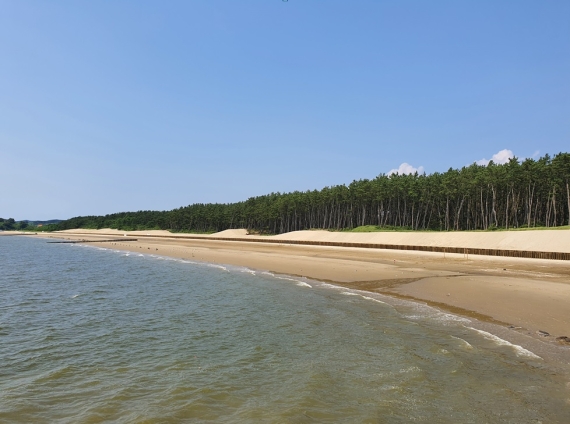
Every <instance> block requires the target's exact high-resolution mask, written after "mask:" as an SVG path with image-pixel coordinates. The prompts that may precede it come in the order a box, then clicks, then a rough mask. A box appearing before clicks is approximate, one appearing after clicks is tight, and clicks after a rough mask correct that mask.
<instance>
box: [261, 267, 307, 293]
mask: <svg viewBox="0 0 570 424" xmlns="http://www.w3.org/2000/svg"><path fill="white" fill-rule="evenodd" d="M262 274H263V275H269V276H270V277H272V278H275V279H277V280H285V281H293V282H294V283H296V284H297V285H298V286H299V287H308V288H310V289H312V288H313V286H311V285H310V284H308V283H305V282H304V281H301V280H296V279H295V278H288V277H280V276H278V275H275V274H273V273H272V272H267V271H264V272H262Z"/></svg>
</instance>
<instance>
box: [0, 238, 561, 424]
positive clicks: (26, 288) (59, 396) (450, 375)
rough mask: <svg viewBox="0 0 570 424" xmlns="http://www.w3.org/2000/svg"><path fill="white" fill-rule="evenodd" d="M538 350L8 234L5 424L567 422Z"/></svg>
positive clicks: (449, 321) (343, 299) (0, 257)
mask: <svg viewBox="0 0 570 424" xmlns="http://www.w3.org/2000/svg"><path fill="white" fill-rule="evenodd" d="M476 328H477V329H476ZM538 353H540V352H538ZM536 354H537V352H536V350H535V351H534V352H531V351H530V350H525V349H522V348H520V347H518V346H517V345H516V344H510V343H508V342H505V341H503V340H502V339H500V338H497V337H495V336H493V335H492V334H491V333H490V332H485V331H482V330H481V329H480V327H477V326H476V325H475V324H474V323H473V322H469V321H468V320H465V319H461V318H458V317H454V316H452V315H448V314H444V313H440V312H437V311H435V310H433V309H431V308H428V307H426V306H422V305H414V304H411V303H405V302H402V301H388V300H387V299H386V298H383V297H380V296H375V295H367V294H365V293H360V292H355V291H349V290H346V289H342V288H338V287H334V286H330V285H328V284H324V283H319V282H315V281H309V280H302V279H297V278H293V277H285V276H275V275H272V274H270V273H266V272H261V271H251V270H248V269H242V268H232V267H222V266H218V265H211V264H200V263H193V262H189V261H183V260H174V259H168V258H164V257H159V256H152V255H141V254H137V253H126V252H121V251H116V250H112V249H101V248H97V247H96V245H92V246H80V245H73V244H47V243H46V241H45V240H41V239H34V238H27V237H0V422H2V423H11V422H14V423H32V422H33V423H36V422H38V423H43V422H45V423H100V422H109V423H111V422H112V423H169V422H216V423H218V422H220V423H224V422H227V423H235V422H245V423H250V422H252V423H253V422H255V423H257V422H267V423H319V422H343V423H364V422H366V423H408V422H421V423H517V424H518V423H537V422H543V423H548V422H560V423H568V422H570V400H569V398H570V385H569V384H568V378H567V377H565V376H564V375H563V374H561V373H560V371H559V370H554V369H553V368H552V367H551V366H550V365H548V364H547V361H545V360H544V359H540V358H538V357H537V356H536Z"/></svg>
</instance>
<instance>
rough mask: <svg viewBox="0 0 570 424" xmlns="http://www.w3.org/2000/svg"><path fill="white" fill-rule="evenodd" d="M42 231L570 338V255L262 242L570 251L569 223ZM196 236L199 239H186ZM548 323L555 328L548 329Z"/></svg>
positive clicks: (551, 337) (546, 338) (550, 338)
mask: <svg viewBox="0 0 570 424" xmlns="http://www.w3.org/2000/svg"><path fill="white" fill-rule="evenodd" d="M125 235H127V236H128V238H131V237H136V238H137V241H123V240H120V239H121V238H125ZM37 236H38V237H51V238H58V239H69V240H108V239H119V240H120V241H114V242H105V243H97V246H100V247H109V248H114V249H120V250H128V251H133V252H141V253H152V254H158V255H163V256H171V257H177V258H185V259H190V260H194V261H204V262H212V263H218V264H229V265H236V266H244V267H249V268H252V269H259V270H267V271H271V272H274V273H279V274H288V275H294V276H303V277H307V278H311V279H316V280H321V281H326V282H330V283H334V284H337V285H341V286H345V287H348V288H353V289H359V290H366V291H371V292H376V293H381V294H385V295H390V296H394V297H399V298H404V299H408V300H414V301H419V302H425V303H427V304H429V305H431V306H435V307H437V308H439V309H442V310H445V311H449V312H452V313H454V314H459V315H463V316H467V317H472V318H476V319H478V320H481V321H488V322H492V323H495V324H499V325H502V326H505V327H511V328H512V329H513V331H518V332H521V333H524V334H529V335H532V336H533V337H537V338H540V339H542V340H544V341H549V342H552V343H564V342H563V341H560V340H558V341H557V340H556V338H557V337H560V336H569V337H570V261H557V260H544V259H522V258H509V257H499V256H478V255H469V257H466V256H465V255H462V254H449V253H447V254H443V253H435V252H417V251H401V250H387V249H363V248H350V247H330V246H306V245H292V244H286V243H283V244H281V243H264V242H263V240H268V239H270V238H272V239H276V240H282V241H286V240H309V241H310V240H315V241H340V242H359V243H386V244H404V245H406V244H408V245H409V244H412V245H432V246H443V247H445V246H448V247H477V248H486V249H519V250H539V251H557V252H570V231H569V230H544V231H512V232H494V233H489V232H485V233H483V232H472V233H470V232H458V233H412V232H410V233H390V232H384V233H335V232H328V231H298V232H294V233H287V234H281V235H279V236H272V237H267V236H250V235H247V232H246V231H245V230H228V231H224V232H221V233H217V234H214V235H189V234H171V233H169V232H167V231H134V232H131V231H129V232H125V231H116V230H109V229H104V230H68V231H64V232H58V233H43V234H38V235H37ZM156 236H160V237H156ZM165 236H166V237H165ZM188 236H192V237H196V238H195V239H187V238H184V237H188ZM219 237H223V238H244V237H247V238H250V239H251V240H252V242H243V241H220V240H212V238H219ZM253 240H255V241H253ZM541 331H542V332H546V333H549V334H550V335H549V336H544V335H543V334H541V333H540V332H541Z"/></svg>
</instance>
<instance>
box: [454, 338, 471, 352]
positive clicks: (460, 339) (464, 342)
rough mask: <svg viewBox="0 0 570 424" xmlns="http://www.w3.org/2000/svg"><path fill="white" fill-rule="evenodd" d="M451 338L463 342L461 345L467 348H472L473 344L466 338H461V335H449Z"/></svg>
mask: <svg viewBox="0 0 570 424" xmlns="http://www.w3.org/2000/svg"><path fill="white" fill-rule="evenodd" d="M451 338H452V339H456V340H459V341H460V342H462V343H463V345H464V346H465V347H466V348H467V349H473V346H472V345H471V344H470V343H469V342H468V341H467V340H463V339H462V338H461V337H455V336H451Z"/></svg>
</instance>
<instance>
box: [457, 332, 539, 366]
mask: <svg viewBox="0 0 570 424" xmlns="http://www.w3.org/2000/svg"><path fill="white" fill-rule="evenodd" d="M465 328H468V329H470V330H473V331H476V332H477V333H479V334H481V335H482V336H483V337H485V338H486V339H487V340H491V341H493V342H495V343H496V344H497V345H499V346H509V347H512V348H513V349H514V350H515V353H516V354H517V356H526V357H528V358H533V359H542V358H541V357H540V356H538V355H535V354H534V353H532V352H531V351H530V350H526V349H525V348H524V347H522V346H519V345H516V344H513V343H511V342H508V341H506V340H504V339H501V338H500V337H498V336H495V335H494V334H491V333H487V332H486V331H483V330H478V329H476V328H473V327H465Z"/></svg>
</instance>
